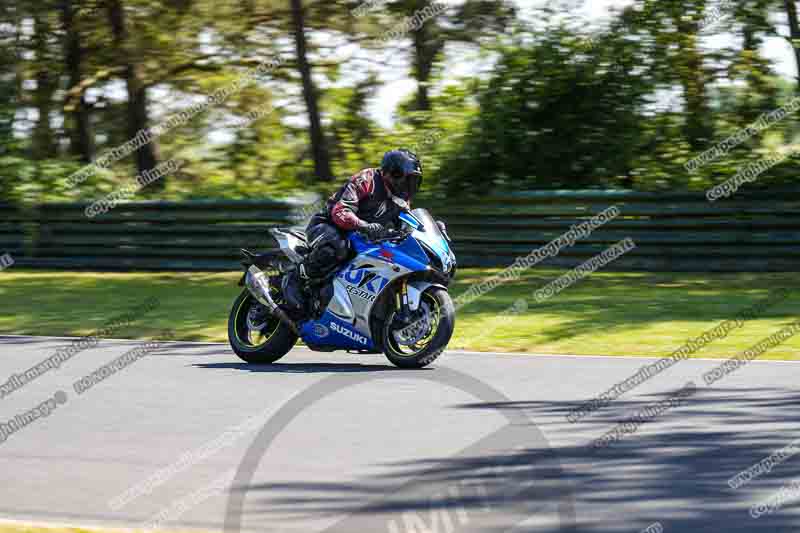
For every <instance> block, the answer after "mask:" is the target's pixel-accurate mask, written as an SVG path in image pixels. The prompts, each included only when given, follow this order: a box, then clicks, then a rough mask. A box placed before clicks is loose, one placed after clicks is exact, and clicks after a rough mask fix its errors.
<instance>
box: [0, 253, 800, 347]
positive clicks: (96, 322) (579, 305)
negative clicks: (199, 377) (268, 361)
mask: <svg viewBox="0 0 800 533" xmlns="http://www.w3.org/2000/svg"><path fill="white" fill-rule="evenodd" d="M496 272H498V270H496V269H495V270H487V269H464V270H462V271H460V272H459V276H458V279H457V282H456V283H455V285H454V287H453V288H452V292H453V294H454V295H457V294H459V293H460V292H462V291H464V290H466V289H467V287H469V286H470V284H472V283H474V282H477V281H480V280H481V279H484V278H485V277H487V276H490V275H492V274H493V273H496ZM562 273H563V271H557V270H539V269H532V270H531V271H529V272H527V273H526V274H525V275H523V277H522V278H521V279H520V280H518V281H515V282H509V283H507V284H505V285H501V286H500V287H498V288H496V289H495V290H494V291H492V292H490V293H488V294H486V295H484V296H483V297H481V298H479V299H478V300H476V301H474V302H473V303H470V304H469V305H467V306H465V307H463V308H461V309H459V310H458V313H457V320H456V323H457V326H456V333H455V335H454V338H453V340H452V341H451V343H450V347H451V348H454V349H465V350H478V351H488V350H498V351H513V352H532V353H542V354H577V355H641V356H663V355H668V354H670V353H671V352H672V351H674V350H675V349H677V348H678V347H679V346H681V345H682V344H683V343H684V342H685V341H686V340H687V339H689V338H694V337H695V336H698V335H700V334H702V333H703V332H704V331H705V330H707V329H710V328H712V327H714V326H715V325H716V324H718V323H719V322H721V321H723V320H726V319H731V318H733V317H734V316H735V315H736V313H737V312H739V311H741V310H743V309H745V308H747V307H749V306H750V305H752V304H754V303H756V302H758V301H760V300H762V299H765V298H766V297H767V296H768V295H769V294H770V292H771V291H774V290H777V289H779V288H785V289H788V290H789V291H790V296H789V297H788V298H787V299H786V300H784V301H783V302H780V303H778V304H776V305H775V306H773V307H771V308H769V309H768V310H767V311H766V312H765V313H764V314H763V315H761V316H759V317H757V318H756V319H754V320H751V321H749V322H747V323H745V324H744V326H743V327H741V328H740V329H737V330H734V331H732V332H731V333H730V334H729V336H728V337H726V338H724V339H718V340H716V341H715V342H713V343H712V344H710V345H708V346H706V347H705V348H704V349H702V350H700V351H699V352H697V353H696V354H695V355H696V356H697V357H729V356H731V355H736V354H738V353H739V352H741V351H743V350H745V349H747V348H748V347H750V346H751V345H753V344H755V343H756V342H758V341H759V340H761V339H762V338H764V337H766V336H768V335H770V334H772V333H773V332H776V331H777V330H779V329H780V328H782V327H784V326H786V325H788V324H789V323H791V322H793V321H795V320H798V319H800V304H798V301H797V297H796V294H797V291H796V289H797V288H798V283H800V282H798V278H797V275H796V274H792V273H785V274H783V273H777V274H776V273H763V274H762V273H742V274H677V273H654V274H649V273H617V272H598V273H595V274H593V275H592V276H590V277H588V278H586V279H584V280H581V281H579V282H578V283H576V284H575V285H573V286H571V287H568V288H566V289H565V290H563V291H562V292H561V293H560V294H557V295H555V296H554V297H553V298H551V299H550V300H547V301H545V302H543V303H541V304H536V303H534V301H533V292H534V291H535V290H536V289H538V288H541V287H543V286H544V285H546V284H547V283H549V282H550V281H553V280H554V279H556V278H557V277H558V276H559V275H561V274H562ZM238 278H239V274H237V273H222V274H220V273H213V274H212V273H191V274H188V273H133V274H127V273H125V274H121V273H75V272H49V271H48V272H43V271H25V270H22V269H15V268H11V269H9V270H6V271H3V272H0V305H2V308H3V312H2V313H0V333H4V334H23V335H75V336H79V335H86V334H90V333H92V332H93V331H94V330H95V329H97V328H100V327H102V326H103V325H104V324H105V323H106V322H107V321H108V319H109V318H112V317H117V316H119V315H122V314H124V313H125V312H126V311H129V310H131V309H133V308H134V307H136V306H137V305H138V304H140V303H142V302H143V301H144V300H146V299H147V298H148V297H151V296H155V297H157V298H158V299H159V300H160V305H159V306H158V307H157V308H156V309H155V310H153V311H150V312H149V313H147V314H146V315H144V316H142V317H141V318H140V319H138V320H137V321H136V322H135V323H133V324H131V325H130V326H127V327H124V328H121V329H119V330H118V331H116V332H115V333H114V334H113V335H112V337H115V338H158V337H159V336H160V335H162V334H163V332H164V331H165V330H172V331H173V332H174V335H175V338H176V339H181V340H193V341H223V342H224V341H226V340H227V317H228V312H229V311H230V305H231V303H232V302H233V300H234V298H236V296H237V294H238V292H239V290H240V289H239V288H238V287H237V286H236V282H237V281H238ZM518 298H527V301H528V305H529V307H528V309H527V311H526V312H524V313H521V314H518V315H513V314H512V315H508V314H505V313H504V311H505V310H507V309H508V308H509V306H511V305H512V304H513V303H514V301H515V300H517V299H518ZM763 358H772V359H798V358H800V335H798V336H796V337H794V338H791V339H789V340H788V341H787V342H785V343H784V344H783V345H781V346H779V347H776V348H774V349H773V350H771V351H770V352H768V353H767V354H765V355H764V356H763Z"/></svg>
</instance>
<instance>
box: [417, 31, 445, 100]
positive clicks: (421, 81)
mask: <svg viewBox="0 0 800 533" xmlns="http://www.w3.org/2000/svg"><path fill="white" fill-rule="evenodd" d="M430 24H432V22H430V21H429V22H425V23H424V24H423V25H422V27H421V28H419V29H418V30H416V31H414V32H413V40H414V78H415V79H416V80H417V100H416V103H415V105H414V109H415V111H430V110H431V101H430V96H429V90H430V79H431V72H432V71H433V61H434V60H435V59H436V54H438V53H439V51H440V50H441V49H442V48H443V46H444V44H443V43H442V42H441V41H440V40H439V39H437V38H436V37H434V35H433V32H431V28H430Z"/></svg>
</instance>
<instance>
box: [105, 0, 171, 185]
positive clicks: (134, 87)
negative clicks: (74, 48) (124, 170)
mask: <svg viewBox="0 0 800 533" xmlns="http://www.w3.org/2000/svg"><path fill="white" fill-rule="evenodd" d="M106 1H107V4H106V8H107V10H108V19H109V22H110V26H111V32H112V36H113V44H114V50H115V51H116V53H117V57H118V58H119V61H120V63H121V66H122V73H123V74H122V76H123V79H124V80H125V88H126V89H127V93H128V103H127V110H128V111H127V119H128V128H127V129H128V136H129V137H130V138H131V139H133V138H135V137H136V136H137V135H138V134H139V132H140V131H145V130H147V129H148V128H149V127H150V116H149V112H148V103H147V86H146V84H145V81H144V77H143V71H142V66H141V65H140V64H139V62H138V59H137V54H136V50H135V49H134V47H133V46H131V43H130V36H129V33H128V21H127V17H126V13H125V7H124V5H123V3H122V2H123V0H106ZM135 158H136V169H137V171H138V172H139V174H143V173H144V172H147V171H151V170H152V169H154V168H155V167H156V166H157V165H158V160H159V149H158V142H157V140H156V139H152V140H151V141H150V142H149V143H145V144H144V145H143V146H141V147H139V148H138V149H137V150H136V152H135ZM151 186H152V187H154V188H158V189H163V188H164V186H165V183H164V179H163V178H162V179H160V180H157V181H156V182H155V183H153V185H151Z"/></svg>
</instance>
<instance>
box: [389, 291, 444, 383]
mask: <svg viewBox="0 0 800 533" xmlns="http://www.w3.org/2000/svg"><path fill="white" fill-rule="evenodd" d="M455 323H456V313H455V308H454V307H453V301H452V300H451V299H450V294H448V292H447V291H446V290H444V289H442V288H440V287H431V288H429V289H428V290H426V291H425V292H423V293H422V296H421V298H420V304H419V309H418V310H417V311H416V312H415V313H414V315H413V316H412V317H411V325H410V326H409V325H407V324H406V323H404V322H402V321H400V320H399V319H398V318H397V312H396V311H393V312H392V313H391V314H390V315H389V317H388V319H387V320H386V324H385V326H384V331H383V353H384V354H385V355H386V357H387V358H388V359H389V361H391V362H392V363H394V364H395V365H396V366H399V367H400V368H422V367H424V366H427V365H429V364H431V363H432V362H433V361H435V360H436V358H437V357H439V355H441V353H442V352H443V351H444V349H445V348H447V343H448V342H450V337H452V336H453V328H454V327H455Z"/></svg>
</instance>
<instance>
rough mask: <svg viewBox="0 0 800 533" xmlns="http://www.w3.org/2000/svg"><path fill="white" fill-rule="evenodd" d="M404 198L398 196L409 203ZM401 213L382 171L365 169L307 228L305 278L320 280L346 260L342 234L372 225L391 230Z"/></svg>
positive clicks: (344, 238) (343, 235)
mask: <svg viewBox="0 0 800 533" xmlns="http://www.w3.org/2000/svg"><path fill="white" fill-rule="evenodd" d="M407 196H408V195H407V194H402V195H399V197H400V198H402V199H403V200H406V201H408V200H409V198H408V197H407ZM400 212H401V211H400V208H399V207H398V206H397V204H395V203H394V202H393V201H392V193H391V191H390V190H389V189H388V187H387V185H386V183H385V182H384V179H383V176H382V173H381V169H379V168H368V169H365V170H362V171H361V172H359V173H358V174H356V175H354V176H353V177H351V178H350V179H349V180H347V183H346V184H345V185H344V186H343V187H342V188H341V189H339V190H338V191H336V193H334V194H333V195H332V196H331V197H330V198H329V199H328V201H327V203H326V204H325V208H324V209H323V210H322V211H321V212H319V213H317V214H316V215H314V216H313V217H312V218H311V221H310V222H309V224H308V227H307V228H306V236H307V239H308V246H309V248H310V250H311V251H310V253H309V254H308V257H307V258H306V261H305V270H306V274H307V275H308V276H310V277H322V276H324V275H325V274H326V273H328V272H330V270H332V269H333V268H335V267H336V266H338V265H339V264H340V263H341V262H342V261H344V260H345V259H346V258H347V239H346V237H345V232H347V231H352V230H356V229H359V228H362V227H363V226H364V224H368V223H373V222H377V223H379V224H382V225H384V226H390V225H391V224H393V223H394V221H396V220H397V217H398V215H399V214H400Z"/></svg>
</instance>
